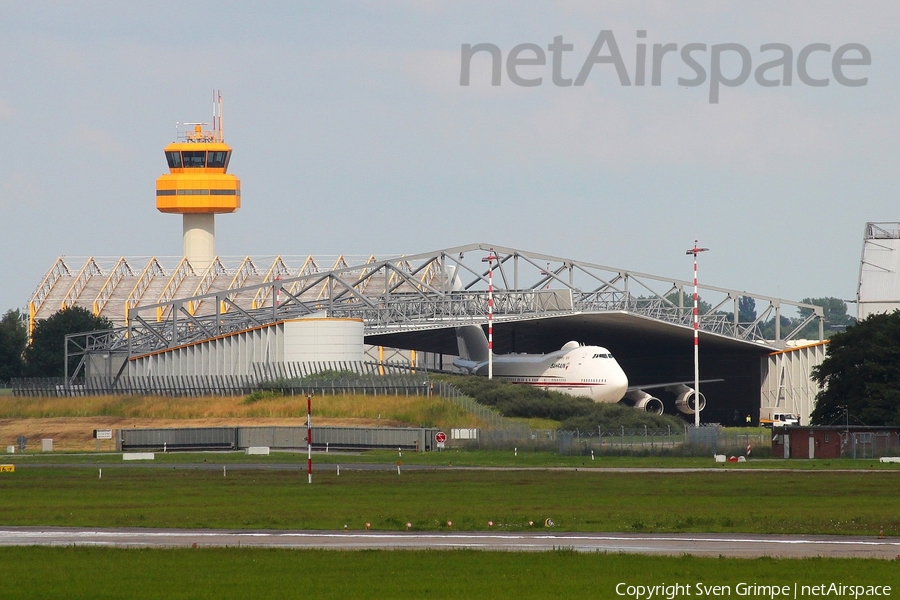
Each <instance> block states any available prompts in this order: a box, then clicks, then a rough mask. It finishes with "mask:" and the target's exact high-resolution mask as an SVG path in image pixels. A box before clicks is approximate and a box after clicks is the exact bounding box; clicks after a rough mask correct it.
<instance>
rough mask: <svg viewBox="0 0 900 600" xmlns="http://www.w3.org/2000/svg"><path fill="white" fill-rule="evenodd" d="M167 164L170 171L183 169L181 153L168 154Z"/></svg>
mask: <svg viewBox="0 0 900 600" xmlns="http://www.w3.org/2000/svg"><path fill="white" fill-rule="evenodd" d="M166 162H168V163H169V168H170V169H180V168H181V152H166Z"/></svg>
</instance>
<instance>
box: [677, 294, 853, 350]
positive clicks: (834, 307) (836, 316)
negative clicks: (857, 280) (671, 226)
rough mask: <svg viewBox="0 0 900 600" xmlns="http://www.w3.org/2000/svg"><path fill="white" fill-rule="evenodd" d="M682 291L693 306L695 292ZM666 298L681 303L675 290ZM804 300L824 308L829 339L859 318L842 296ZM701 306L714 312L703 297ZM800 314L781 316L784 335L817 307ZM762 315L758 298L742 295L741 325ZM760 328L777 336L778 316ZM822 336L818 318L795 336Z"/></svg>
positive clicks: (729, 316) (771, 336) (727, 316)
mask: <svg viewBox="0 0 900 600" xmlns="http://www.w3.org/2000/svg"><path fill="white" fill-rule="evenodd" d="M682 293H683V294H684V296H683V298H682V303H683V304H682V306H685V307H688V306H693V302H694V300H693V298H692V297H691V295H689V294H688V293H687V292H682ZM666 298H667V299H668V300H669V301H670V302H671V303H672V304H675V305H677V304H678V292H673V293H672V294H669V295H668V296H666ZM800 302H801V303H802V304H814V305H815V306H821V307H822V311H823V313H824V317H825V327H824V330H825V337H826V338H829V337H831V336H832V335H833V334H835V333H837V332H840V331H844V330H845V329H846V328H847V326H848V325H852V324H853V323H855V322H856V319H854V318H853V317H851V316H850V315H849V314H847V303H846V302H844V301H843V300H841V299H840V298H832V297H824V298H804V299H803V300H801V301H800ZM697 307H698V309H699V311H700V314H701V315H707V314H710V311H712V305H711V304H709V303H708V302H706V301H704V300H703V299H702V298H698V301H697ZM798 313H799V314H798V316H797V317H794V318H790V317H786V316H782V317H781V335H782V337H783V336H785V335H787V334H788V333H789V332H791V331H794V329H796V328H797V327H799V326H800V325H801V324H802V323H803V321H805V320H806V319H807V318H808V317H809V316H810V315H812V314H813V309H811V308H801V309H799V311H798ZM713 314H717V315H720V316H723V317H725V319H726V320H727V321H729V322H731V321H733V320H734V313H733V312H726V311H717V312H715V313H713ZM758 316H759V315H758V313H757V311H756V300H754V299H753V298H751V297H750V296H741V297H740V298H738V322H739V323H741V325H750V324H751V323H754V322H756V319H757V317H758ZM758 327H759V333H760V335H761V336H762V337H764V338H766V339H775V318H774V317H771V318H769V319H767V320H765V321H763V322H761V323H759V325H758ZM818 337H819V323H818V321H815V320H813V321H811V322H809V323H807V324H806V325H804V326H803V328H802V329H800V330H799V331H798V332H797V334H796V335H794V338H795V339H803V338H807V339H818Z"/></svg>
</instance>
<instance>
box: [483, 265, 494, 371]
mask: <svg viewBox="0 0 900 600" xmlns="http://www.w3.org/2000/svg"><path fill="white" fill-rule="evenodd" d="M496 259H497V256H496V255H495V254H494V249H493V248H491V253H490V254H489V255H487V256H485V257H484V258H482V259H481V262H486V263H488V265H489V267H488V379H493V378H494V261H495V260H496Z"/></svg>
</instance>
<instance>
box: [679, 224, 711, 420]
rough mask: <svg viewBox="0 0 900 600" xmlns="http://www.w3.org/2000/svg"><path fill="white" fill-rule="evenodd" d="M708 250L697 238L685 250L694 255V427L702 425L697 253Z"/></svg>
mask: <svg viewBox="0 0 900 600" xmlns="http://www.w3.org/2000/svg"><path fill="white" fill-rule="evenodd" d="M707 250H709V248H698V247H697V240H694V247H693V248H691V249H690V250H688V251H687V252H685V254H693V255H694V427H700V310H699V307H698V304H699V302H698V300H699V296H698V294H697V255H698V254H699V253H701V252H706V251H707Z"/></svg>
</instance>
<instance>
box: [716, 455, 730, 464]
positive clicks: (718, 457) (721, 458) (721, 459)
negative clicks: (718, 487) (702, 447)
mask: <svg viewBox="0 0 900 600" xmlns="http://www.w3.org/2000/svg"><path fill="white" fill-rule="evenodd" d="M715 457H716V462H717V463H720V462H721V463H723V462H725V461H726V460H728V459H726V458H725V455H724V454H716V455H715Z"/></svg>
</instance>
